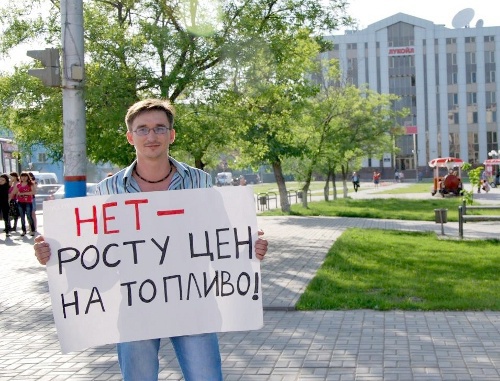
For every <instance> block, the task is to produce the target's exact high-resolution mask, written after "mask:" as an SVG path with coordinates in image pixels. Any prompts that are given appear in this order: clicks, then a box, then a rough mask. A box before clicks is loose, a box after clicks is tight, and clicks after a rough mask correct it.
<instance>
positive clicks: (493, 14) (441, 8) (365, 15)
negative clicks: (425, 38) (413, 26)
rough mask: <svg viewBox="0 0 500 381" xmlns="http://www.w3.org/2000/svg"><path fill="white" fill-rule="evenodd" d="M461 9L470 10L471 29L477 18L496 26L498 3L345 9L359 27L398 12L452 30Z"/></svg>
mask: <svg viewBox="0 0 500 381" xmlns="http://www.w3.org/2000/svg"><path fill="white" fill-rule="evenodd" d="M465 8H472V9H474V13H475V15H474V18H473V19H472V22H471V24H470V25H471V26H474V25H475V24H476V21H477V20H479V19H482V20H483V21H484V26H498V25H500V21H499V19H498V15H499V14H500V2H499V1H498V0H416V1H408V0H351V1H350V5H349V6H348V8H347V10H348V13H349V14H350V15H351V16H352V17H354V18H355V19H357V20H359V24H360V26H361V27H362V28H364V27H367V26H368V25H370V24H372V23H374V22H376V21H379V20H382V19H384V18H386V17H389V16H392V15H394V14H396V13H399V12H402V13H407V14H409V15H411V16H417V17H420V18H423V19H426V20H429V21H432V22H434V23H435V24H444V25H445V26H446V27H449V28H452V24H451V21H452V20H453V17H454V16H455V15H456V14H457V13H458V12H459V11H460V10H462V9H465Z"/></svg>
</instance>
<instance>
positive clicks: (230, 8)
mask: <svg viewBox="0 0 500 381" xmlns="http://www.w3.org/2000/svg"><path fill="white" fill-rule="evenodd" d="M345 5H346V4H345V3H344V2H343V1H342V0H329V1H324V2H318V1H316V0H249V1H245V2H238V1H236V2H235V1H232V0H226V1H221V2H216V1H215V2H201V1H192V0H191V1H188V0H178V1H173V2H166V1H156V0H88V1H85V2H84V26H85V32H84V33H85V52H86V56H85V57H86V66H85V70H86V83H85V102H86V118H87V146H88V147H87V152H88V156H89V158H90V159H91V160H93V161H110V162H112V163H114V164H118V165H124V164H127V163H128V162H129V161H130V159H131V158H132V157H133V154H134V153H133V150H132V147H130V146H129V145H128V144H127V142H126V140H125V139H124V137H123V133H124V132H125V127H124V122H123V117H124V114H125V111H126V108H127V107H128V106H129V105H130V104H131V103H133V102H134V101H136V100H137V99H140V98H144V97H147V96H155V97H164V98H169V99H170V100H172V101H173V102H175V103H178V104H184V103H187V104H200V103H201V104H203V103H204V104H207V103H208V101H209V100H210V99H214V98H213V96H214V94H215V95H217V94H220V93H221V92H224V91H226V90H235V88H234V86H235V84H237V83H238V84H239V83H241V81H240V79H241V76H242V75H246V74H247V73H248V72H249V71H248V69H249V68H252V67H253V66H254V64H253V61H254V60H255V54H254V53H255V52H256V51H258V50H259V49H261V50H262V48H263V47H265V49H268V50H267V51H271V52H273V55H274V56H273V60H275V61H276V62H279V63H280V64H281V65H285V62H286V61H287V60H288V57H287V55H286V50H283V49H280V48H279V46H280V44H281V43H282V42H283V41H285V40H286V41H287V42H288V43H289V44H293V41H292V39H291V38H292V37H293V36H295V35H296V33H297V31H298V30H300V29H303V28H305V27H307V28H308V29H309V30H311V31H314V32H315V33H317V34H321V33H322V32H324V31H327V30H328V31H331V30H334V29H335V28H337V27H338V26H339V25H344V24H346V23H348V22H350V19H349V18H348V17H347V16H346V14H345V10H344V7H345ZM37 7H42V8H43V9H45V11H44V12H41V13H37V12H34V10H36V9H37ZM0 20H1V22H2V24H3V25H4V33H3V35H2V37H1V39H0V49H1V51H2V52H3V53H5V52H8V51H9V49H11V48H13V47H15V46H17V45H19V44H20V43H24V42H30V41H33V40H35V39H38V40H40V39H43V40H44V42H45V43H46V44H47V45H49V46H52V47H55V46H58V45H59V41H60V40H61V38H60V33H61V26H60V21H59V20H60V15H59V3H58V2H57V1H55V0H54V1H49V0H30V1H26V0H20V1H18V2H16V5H15V6H9V9H5V10H2V11H1V12H0ZM26 71H27V68H26V67H20V68H18V69H17V71H16V73H15V74H14V75H7V74H5V75H4V76H3V78H2V81H5V86H3V87H2V99H6V100H8V101H4V106H5V107H4V108H3V110H1V111H0V114H1V115H0V117H1V118H2V121H3V122H4V123H6V125H7V127H9V128H10V129H11V130H12V131H14V133H15V135H16V138H17V139H18V140H19V139H24V141H25V142H26V143H27V144H38V143H43V144H44V145H46V146H47V147H48V148H49V149H50V150H51V152H52V153H53V156H54V157H60V156H61V155H62V149H63V147H62V138H61V131H58V132H57V133H58V134H59V136H56V131H57V130H58V129H59V130H60V129H61V127H57V126H60V125H61V120H62V117H61V113H62V110H61V107H60V106H59V109H57V108H55V105H57V104H59V105H61V99H60V97H61V94H60V92H58V91H57V89H55V90H54V89H44V88H42V87H41V86H37V85H36V84H34V82H33V79H30V78H28V77H27V75H26ZM13 76H17V79H18V80H13V78H12V77H13ZM19 79H22V81H21V82H20V81H19ZM35 81H36V80H35ZM244 82H245V81H244ZM28 85H29V86H30V88H31V91H33V92H34V93H33V94H32V95H33V98H30V97H25V96H23V95H26V93H24V90H25V87H26V86H28ZM4 97H5V98H4ZM219 99H225V98H224V97H222V98H219ZM224 104H225V103H222V104H221V106H222V105H224ZM33 106H35V109H34V110H33ZM19 110H21V111H19ZM34 116H36V123H34V122H33V120H34V119H33V117H34ZM30 118H31V119H30ZM188 119H189V118H185V120H184V123H183V124H179V127H181V126H182V127H183V128H184V129H185V131H186V132H193V133H196V134H197V136H196V137H197V139H203V140H207V142H203V143H199V142H196V143H194V141H193V140H191V139H189V138H186V139H183V140H180V141H179V149H180V150H181V149H182V150H184V151H186V152H188V153H189V154H190V155H191V156H192V157H193V159H194V160H195V161H197V163H199V165H203V163H204V162H212V159H209V158H203V155H204V154H202V153H201V151H202V150H203V149H202V147H205V148H206V149H207V150H208V151H207V155H208V156H211V153H210V152H209V151H210V149H209V147H212V148H214V147H218V146H219V142H214V143H213V144H212V143H211V142H208V141H210V140H214V139H217V138H218V136H216V135H215V134H200V133H199V131H200V129H204V128H206V123H201V122H200V123H197V124H196V123H194V122H193V125H192V126H188V125H187V124H186V123H187V122H188ZM217 122H218V125H219V127H220V130H221V133H225V134H226V135H227V136H231V134H230V132H231V128H232V124H231V123H230V122H229V123H227V124H226V123H223V120H218V121H217ZM41 124H43V126H41ZM24 129H30V130H32V131H30V132H23V130H24ZM35 131H38V132H35ZM197 132H198V133H197ZM49 142H50V143H49ZM46 143H48V144H46Z"/></svg>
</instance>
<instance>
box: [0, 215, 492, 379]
mask: <svg viewBox="0 0 500 381" xmlns="http://www.w3.org/2000/svg"><path fill="white" fill-rule="evenodd" d="M258 223H259V227H261V228H263V229H264V231H265V232H266V236H267V237H268V238H269V240H270V242H271V244H270V249H269V255H268V257H267V258H266V260H265V261H264V263H263V266H262V282H263V294H264V305H265V312H264V320H265V325H264V328H263V329H261V330H259V331H251V332H234V333H224V334H221V335H220V342H221V350H222V357H223V368H224V369H223V370H224V374H225V380H226V381H229V380H242V381H246V380H249V381H252V380H262V381H264V380H304V381H306V380H325V381H326V380H331V381H334V380H339V381H340V380H342V381H346V380H353V381H354V380H356V381H362V380H370V381H374V380H386V381H391V380H402V381H412V380H422V381H427V380H462V381H465V380H477V381H483V380H500V313H498V312H429V313H428V312H405V311H390V312H379V311H371V310H356V311H315V312H299V311H294V310H293V306H294V305H295V303H296V301H297V300H298V297H299V296H300V294H301V293H302V292H303V290H304V288H305V287H306V285H307V283H308V282H309V280H310V279H311V278H312V277H313V275H314V273H315V272H316V270H317V268H318V267H319V266H320V265H321V263H322V261H323V259H324V257H325V255H326V253H327V251H328V249H329V248H330V247H331V245H332V243H333V242H334V241H335V239H336V238H337V237H338V236H339V235H340V234H342V232H343V231H344V230H345V229H346V228H348V227H350V226H357V227H362V228H386V229H403V230H429V231H435V232H436V233H437V234H440V233H441V226H440V224H435V223H429V222H427V223H426V222H419V221H394V220H368V219H366V220H365V219H355V218H300V217H258ZM445 234H446V236H450V237H452V236H453V237H458V224H456V223H448V224H446V225H445ZM498 235H499V227H498V224H491V223H490V224H488V223H474V224H470V226H467V229H466V236H467V237H469V238H472V237H482V238H485V237H498ZM3 239H4V236H3V235H2V236H1V238H0V258H1V260H2V266H1V267H0V290H1V294H0V358H1V361H0V381H7V380H9V381H11V380H16V381H24V380H44V381H45V380H119V379H121V377H120V372H119V369H118V365H117V358H116V353H115V348H114V346H113V345H107V346H102V347H98V348H92V349H88V350H86V351H83V352H78V353H71V354H68V355H62V354H60V352H59V343H58V341H57V336H56V332H55V326H54V323H53V318H52V313H51V307H50V301H49V296H48V286H47V281H46V279H47V278H46V273H45V270H44V268H43V267H42V266H40V265H38V263H37V262H36V260H35V258H34V256H33V252H32V247H31V242H32V239H30V238H27V237H24V238H21V237H19V236H18V235H15V236H13V237H12V239H11V240H9V241H7V242H5V241H4V240H3ZM161 354H162V356H161V369H162V371H161V374H160V377H159V379H160V380H180V379H182V378H181V375H180V371H179V369H178V367H177V364H176V360H175V356H174V355H173V351H172V348H171V346H170V344H169V342H168V341H166V340H164V341H163V348H162V352H161ZM208 381H209V380H208Z"/></svg>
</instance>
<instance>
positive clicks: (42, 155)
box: [38, 152, 47, 163]
mask: <svg viewBox="0 0 500 381" xmlns="http://www.w3.org/2000/svg"><path fill="white" fill-rule="evenodd" d="M38 162H39V163H46V162H47V154H46V153H45V152H39V153H38Z"/></svg>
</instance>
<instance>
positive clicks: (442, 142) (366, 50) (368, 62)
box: [326, 9, 500, 170]
mask: <svg viewBox="0 0 500 381" xmlns="http://www.w3.org/2000/svg"><path fill="white" fill-rule="evenodd" d="M471 12H472V14H471ZM473 16H474V12H473V11H472V10H471V9H465V10H463V11H461V12H459V13H458V14H457V15H456V16H455V18H454V19H453V25H454V27H455V28H454V29H450V28H446V27H445V26H443V25H436V24H434V23H432V22H431V21H427V20H423V19H421V18H418V17H413V16H410V15H406V14H403V13H398V14H396V15H393V16H391V17H388V18H386V19H383V20H381V21H378V22H376V23H374V24H371V25H369V26H368V27H367V28H366V29H363V30H356V31H348V32H347V33H346V34H344V35H335V36H330V37H327V38H328V39H329V40H331V41H332V42H333V44H334V50H333V51H331V52H328V53H327V54H326V56H327V57H328V58H338V59H339V60H340V64H341V67H342V70H343V73H344V74H343V75H344V80H345V81H347V82H350V83H353V84H355V85H356V86H362V85H367V86H368V87H369V88H371V89H373V90H376V91H377V92H379V93H392V94H396V95H398V96H400V97H401V101H400V102H398V104H397V105H396V106H395V107H397V108H398V109H400V108H403V107H407V108H409V109H410V110H411V113H410V116H409V117H408V118H407V119H405V120H402V121H400V123H401V125H404V126H408V127H409V128H408V129H407V131H408V135H406V136H403V137H401V138H399V139H398V141H397V143H396V144H397V146H398V147H400V149H401V151H400V152H399V153H398V154H397V155H396V156H395V157H390V155H387V156H386V157H384V158H368V159H366V160H365V161H364V163H363V166H364V167H384V168H399V169H409V170H413V169H415V161H417V162H418V167H419V169H420V170H422V169H425V168H428V167H427V163H428V161H429V160H431V159H433V158H436V157H447V156H453V157H459V158H461V159H462V160H464V161H465V162H469V163H471V164H480V163H482V162H483V161H484V160H485V159H487V158H488V152H490V151H491V150H496V151H498V148H499V147H498V136H499V134H500V125H499V123H498V119H497V103H496V94H497V92H498V91H499V90H500V89H499V83H498V82H497V81H496V72H497V63H500V27H487V26H484V25H483V22H482V20H478V21H477V22H476V23H475V25H474V26H469V25H468V24H469V23H470V21H471V20H472V17H473ZM413 131H416V132H417V133H416V135H411V133H412V132H413ZM415 147H416V150H415V149H414V148H415ZM381 160H382V162H381Z"/></svg>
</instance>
